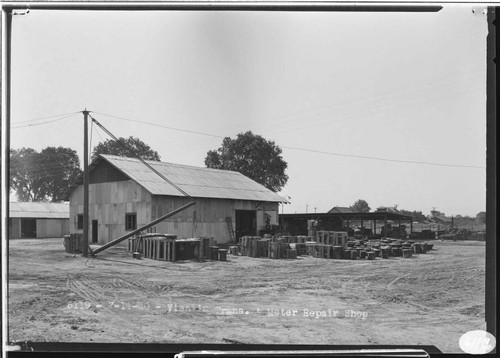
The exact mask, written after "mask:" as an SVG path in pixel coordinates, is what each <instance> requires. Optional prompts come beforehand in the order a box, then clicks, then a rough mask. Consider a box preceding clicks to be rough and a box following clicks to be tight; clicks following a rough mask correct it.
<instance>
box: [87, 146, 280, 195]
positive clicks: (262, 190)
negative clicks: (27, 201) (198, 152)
mask: <svg viewBox="0 0 500 358" xmlns="http://www.w3.org/2000/svg"><path fill="white" fill-rule="evenodd" d="M102 161H106V162H108V163H109V164H111V165H112V166H114V167H115V168H117V169H118V170H119V171H121V172H122V173H123V174H125V175H126V176H127V177H128V178H130V179H131V180H134V181H135V182H137V183H138V184H139V185H141V186H142V187H144V188H145V189H146V190H147V191H149V192H150V193H151V194H152V195H169V196H183V194H182V193H180V192H179V191H178V190H177V189H176V188H175V187H174V186H172V185H171V184H169V183H168V182H166V181H165V180H163V179H162V178H161V177H160V176H159V175H158V174H156V173H155V172H153V171H152V170H151V169H149V168H148V167H147V166H146V165H144V164H143V163H141V161H140V160H139V159H135V158H128V157H120V156H115V155H100V156H99V157H98V158H96V159H95V160H94V161H93V162H92V164H91V165H90V166H89V170H90V171H92V169H93V168H95V167H96V166H97V165H98V164H99V163H101V162H102ZM146 162H147V163H148V164H149V165H151V166H152V167H153V168H154V169H155V170H157V171H158V172H160V173H161V174H162V175H163V176H165V177H166V178H167V179H168V180H170V181H171V182H172V183H174V184H175V185H177V186H178V187H179V188H181V189H182V190H184V191H185V192H186V193H188V194H189V195H190V196H192V197H194V198H196V197H199V198H217V199H236V200H255V201H268V202H287V200H285V199H284V198H282V197H281V196H279V195H277V194H276V193H274V192H272V191H271V190H269V189H267V188H266V187H264V186H263V185H261V184H259V183H257V182H255V181H253V180H252V179H250V178H248V177H246V176H244V175H243V174H241V173H238V172H234V171H230V170H219V169H209V168H203V167H194V166H188V165H181V164H173V163H165V162H157V161H149V160H148V161H146ZM81 183H82V179H80V180H79V182H78V183H77V184H81Z"/></svg>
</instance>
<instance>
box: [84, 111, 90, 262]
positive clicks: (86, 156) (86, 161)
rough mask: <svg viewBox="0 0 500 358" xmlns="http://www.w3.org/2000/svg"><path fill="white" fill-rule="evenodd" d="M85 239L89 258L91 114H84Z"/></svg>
mask: <svg viewBox="0 0 500 358" xmlns="http://www.w3.org/2000/svg"><path fill="white" fill-rule="evenodd" d="M82 113H83V238H82V240H83V241H82V255H83V257H87V255H88V252H89V148H88V147H89V125H88V115H89V112H88V111H87V109H85V110H84V111H83V112H82Z"/></svg>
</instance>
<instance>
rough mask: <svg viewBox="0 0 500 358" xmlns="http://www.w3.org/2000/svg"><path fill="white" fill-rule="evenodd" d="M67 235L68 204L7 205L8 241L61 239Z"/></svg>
mask: <svg viewBox="0 0 500 358" xmlns="http://www.w3.org/2000/svg"><path fill="white" fill-rule="evenodd" d="M68 233H69V204H68V203H40V202H23V203H17V202H10V203H9V238H10V239H20V238H49V237H63V236H64V235H66V234H68Z"/></svg>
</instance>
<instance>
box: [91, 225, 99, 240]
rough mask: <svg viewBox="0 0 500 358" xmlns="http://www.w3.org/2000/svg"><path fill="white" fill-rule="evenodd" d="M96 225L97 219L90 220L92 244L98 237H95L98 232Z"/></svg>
mask: <svg viewBox="0 0 500 358" xmlns="http://www.w3.org/2000/svg"><path fill="white" fill-rule="evenodd" d="M98 228H99V227H98V226H97V220H92V243H93V244H97V241H98V237H97V234H98V232H99V230H98Z"/></svg>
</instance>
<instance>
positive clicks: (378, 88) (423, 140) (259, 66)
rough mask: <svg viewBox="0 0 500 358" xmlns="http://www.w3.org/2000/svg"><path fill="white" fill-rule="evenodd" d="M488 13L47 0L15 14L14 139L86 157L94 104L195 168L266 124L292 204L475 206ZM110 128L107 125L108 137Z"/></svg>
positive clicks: (455, 209)
mask: <svg viewBox="0 0 500 358" xmlns="http://www.w3.org/2000/svg"><path fill="white" fill-rule="evenodd" d="M482 9H483V8H482V7H480V6H473V5H460V6H459V5H444V8H443V10H441V11H439V12H437V13H362V12H328V13H319V12H230V11H222V12H203V11H190V12H186V11H159V12H125V11H121V12H107V11H102V12H101V11H100V12H91V11H47V10H45V11H40V10H38V11H36V10H31V11H30V13H29V14H26V15H16V16H13V21H12V107H11V128H12V129H11V148H15V149H19V148H21V147H31V148H34V149H36V150H38V151H40V150H42V149H43V148H45V147H47V146H64V147H70V148H72V149H75V150H76V151H77V152H78V154H79V156H80V158H81V159H83V115H82V113H81V111H82V110H84V109H88V110H89V111H91V112H92V113H91V115H92V116H93V117H94V118H96V119H97V120H98V121H99V122H100V123H102V124H103V125H104V126H105V127H106V128H108V129H109V130H110V131H111V132H112V133H113V134H114V135H116V136H119V137H129V136H136V137H139V138H140V139H141V140H143V141H144V142H146V143H147V144H149V145H150V146H151V147H152V148H153V149H154V150H156V151H158V152H159V154H160V156H161V159H162V161H166V162H172V163H180V164H186V165H194V166H204V159H205V156H206V153H207V152H208V151H209V150H213V149H217V148H218V147H219V146H220V145H221V143H222V138H223V137H226V136H228V137H232V138H234V137H235V136H236V135H237V134H238V133H241V132H245V131H248V130H251V131H253V132H254V133H256V134H259V135H262V136H263V137H264V138H266V139H268V140H273V141H274V142H275V143H276V144H277V145H278V146H280V147H281V148H282V149H283V159H284V160H285V161H286V162H287V163H288V168H287V174H288V176H289V180H288V183H287V184H286V186H285V187H284V188H283V190H282V191H281V192H280V194H281V195H282V196H288V197H290V198H291V199H289V200H290V204H287V205H284V206H283V207H282V208H281V209H280V210H281V211H282V212H284V213H294V212H298V213H303V212H306V211H307V212H318V213H321V212H326V211H328V210H330V209H331V208H332V207H333V206H350V205H352V204H353V203H354V202H355V201H356V200H358V199H364V200H366V201H367V202H368V204H369V205H370V207H371V209H372V210H374V209H376V208H377V207H379V206H394V205H397V206H398V208H400V209H406V210H418V211H422V212H423V213H424V214H429V213H430V211H431V210H432V209H433V208H435V209H436V210H439V211H441V212H444V213H445V214H447V215H457V214H460V215H470V216H475V215H476V214H477V213H478V212H480V211H485V202H486V169H485V167H486V36H487V22H486V15H485V14H484V13H483V12H482ZM473 10H474V11H473ZM63 114H70V115H69V116H67V117H66V116H62V115H63ZM47 117H50V118H47ZM116 117H120V118H116ZM125 119H130V120H134V121H142V122H148V123H152V124H156V126H155V125H150V124H146V123H137V122H131V121H127V120H125ZM42 123H43V124H42ZM35 124H36V125H35ZM167 127H168V128H167ZM193 132H197V133H193ZM108 138H109V137H107V135H106V134H105V133H103V132H102V131H101V130H98V129H97V128H96V127H95V126H94V127H93V128H92V140H91V146H92V147H93V146H95V145H97V144H98V143H99V142H100V141H102V140H103V139H108ZM297 148H299V149H297ZM335 154H336V155H335ZM338 154H341V155H338ZM361 157H364V158H361ZM366 157H371V158H375V159H369V158H366ZM377 158H378V159H377ZM379 159H391V160H396V161H402V162H394V161H385V160H379ZM405 161H410V162H430V163H437V164H441V165H429V164H417V163H408V162H405ZM443 164H444V165H443ZM450 165H458V166H450Z"/></svg>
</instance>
